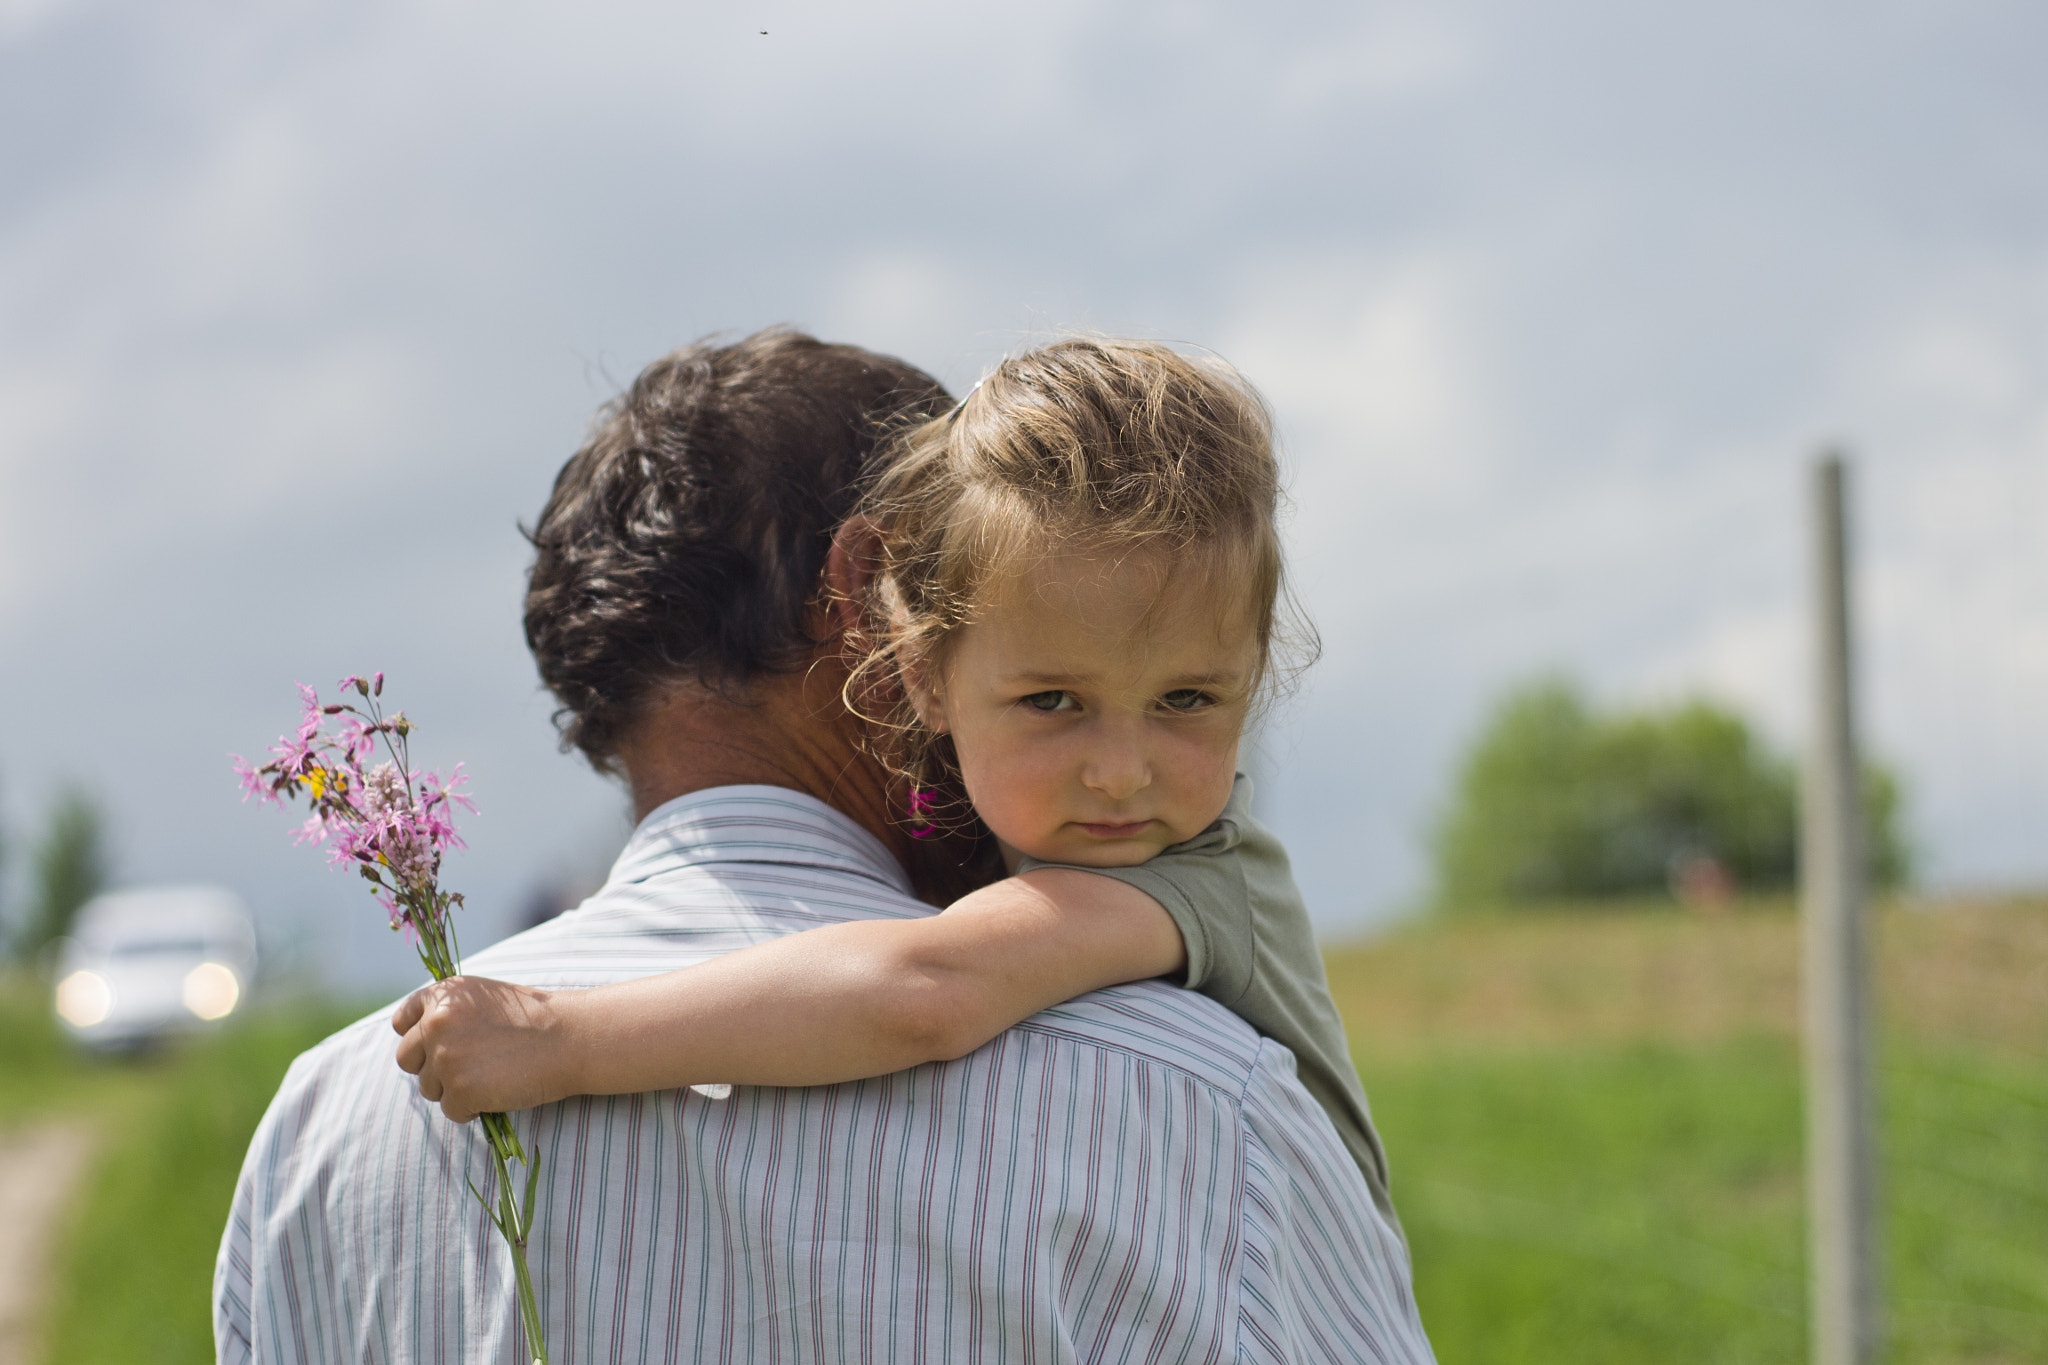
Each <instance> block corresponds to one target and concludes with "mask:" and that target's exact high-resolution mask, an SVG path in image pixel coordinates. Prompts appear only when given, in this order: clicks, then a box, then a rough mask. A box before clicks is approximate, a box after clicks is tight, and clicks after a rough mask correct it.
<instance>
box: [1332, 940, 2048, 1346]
mask: <svg viewBox="0 0 2048 1365" xmlns="http://www.w3.org/2000/svg"><path fill="white" fill-rule="evenodd" d="M1879 942H1880V963H1881V989H1880V994H1881V1013H1882V1018H1883V1024H1884V1027H1883V1041H1882V1054H1881V1055H1882V1062H1881V1074H1880V1078H1879V1083H1880V1087H1881V1089H1880V1105H1881V1111H1882V1120H1881V1121H1882V1128H1881V1135H1880V1145H1881V1150H1882V1160H1883V1176H1882V1179H1883V1181H1884V1193H1885V1239H1886V1241H1885V1245H1886V1255H1885V1264H1886V1276H1887V1290H1888V1310H1889V1321H1890V1339H1891V1349H1890V1352H1889V1354H1888V1356H1887V1359H1889V1360H1891V1361H1895V1362H1909V1361H1910V1362H1923V1361H1924V1362H1982V1365H1991V1362H2019V1361H2048V905H2044V904H2040V903H2020V902H2008V903H2003V904H1986V905H1970V906H1954V907H1949V908H1946V909H1943V910H1940V911H1937V912H1913V911H1891V912H1889V913H1887V914H1886V915H1885V916H1884V917H1883V919H1882V921H1881V926H1880V935H1879ZM1330 969H1331V983H1332V989H1333V991H1334V992H1335V994H1336V995H1337V997H1338V1003H1339V1004H1340V1006H1341V1007H1342V1008H1343V1010H1344V1013H1345V1017H1346V1019H1347V1020H1348V1021H1349V1022H1350V1025H1351V1028H1352V1042H1353V1052H1354V1054H1355V1056H1356V1058H1357V1060H1358V1063H1359V1067H1360V1070H1361V1071H1362V1073H1363V1074H1364V1076H1365V1078H1366V1082H1367V1087H1368V1089H1369V1090H1370V1092H1371V1094H1372V1098H1373V1107H1374V1111H1375V1114H1376V1116H1377V1117H1378V1119H1379V1121H1380V1123H1381V1126H1382V1128H1383V1129H1384V1131H1385V1136H1386V1139H1387V1143H1388V1146H1389V1148H1390V1151H1391V1154H1392V1159H1393V1162H1394V1171H1395V1181H1396V1185H1395V1195H1396V1199H1397V1201H1398V1203H1399V1205H1400V1208H1401V1210H1402V1215H1403V1219H1404V1221H1405V1223H1406V1226H1407V1230H1408V1234H1409V1238H1410V1242H1411V1244H1412V1247H1413V1251H1414V1256H1415V1266H1416V1283H1417V1293H1418V1295H1419V1297H1420V1299H1421V1302H1422V1306H1423V1314H1424V1321H1425V1322H1426V1323H1427V1324H1428V1326H1429V1329H1430V1334H1431V1337H1432V1339H1433V1340H1434V1342H1435V1343H1436V1346H1437V1350H1438V1354H1439V1356H1440V1357H1441V1359H1442V1360H1443V1361H1444V1362H1446V1365H1460V1363H1461V1362H1472V1363H1473V1365H1476V1363H1477V1362H1586V1363H1587V1365H1593V1363H1594V1362H1610V1361H1611V1362H1646V1361H1657V1362H1666V1361H1669V1362H1678V1361H1698V1362H1724V1361H1725V1362H1737V1361H1742V1362H1748V1361H1786V1362H1791V1361H1797V1360H1801V1359H1803V1358H1804V1354H1805V1310H1806V1304H1805V1287H1804V1278H1803V1262H1804V1245H1803V1235H1804V1234H1803V1231H1802V1229H1803V1221H1802V1213H1803V1208H1802V1199H1803V1195H1802V1192H1801V1153H1800V1130H1801V1109H1800V1094H1799V1057H1798V1050H1797V1044H1796V1038H1795V1034H1794V1024H1793V1021H1794V1017H1795V1010H1796V1003H1797V994H1796V984H1797V955H1796V932H1795V925H1794V923H1793V920H1792V918H1791V915H1790V913H1789V911H1788V910H1787V909H1786V908H1785V907H1782V906H1781V907H1768V906H1767V907H1753V908H1751V909H1749V910H1747V911H1744V912H1740V913H1736V914H1732V915H1728V916H1725V917H1720V918H1714V919H1700V918H1693V917H1689V916H1684V915H1680V914H1678V913H1676V912H1671V911H1665V912H1662V913H1657V912H1654V911H1646V912H1639V913H1613V912H1607V913H1584V912H1570V911H1562V912H1557V913H1545V914H1536V915H1524V916H1522V917H1520V918H1518V919H1512V920H1508V919H1501V920H1492V921H1472V922H1462V923H1460V922H1453V923H1449V924H1441V923H1440V924H1432V925H1427V926H1419V927H1417V928H1414V929H1411V930H1408V931H1405V932H1401V933H1398V934H1395V935H1393V936H1390V937H1388V938H1386V939H1383V940H1381V941H1379V942H1377V943H1374V944H1371V945H1368V946H1365V947H1362V948H1358V949H1353V950H1347V951H1339V952H1334V953H1332V954H1331V955H1330Z"/></svg>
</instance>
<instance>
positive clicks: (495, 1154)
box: [477, 1114, 548, 1365]
mask: <svg viewBox="0 0 2048 1365" xmlns="http://www.w3.org/2000/svg"><path fill="white" fill-rule="evenodd" d="M477 1119H478V1122H480V1123H481V1124H482V1125H483V1130H484V1136H485V1139H486V1141H487V1142H488V1143H489V1145H490V1149H491V1164H492V1165H493V1166H494V1167H495V1168H496V1170H497V1176H498V1190H497V1194H498V1211H497V1214H496V1216H495V1218H494V1220H493V1221H495V1222H496V1223H497V1225H498V1231H499V1232H501V1233H503V1234H504V1235H505V1243H506V1245H507V1246H509V1247H510V1248H511V1249H512V1276H513V1279H514V1280H515V1281H516V1282H517V1284H518V1287H519V1320H520V1322H521V1323H522V1324H523V1325H524V1326H525V1328H526V1348H527V1352H528V1354H529V1355H531V1357H532V1358H533V1362H534V1365H548V1344H547V1337H546V1334H545V1333H544V1332H543V1330H542V1327H541V1318H540V1303H539V1301H538V1300H536V1299H535V1297H534V1293H533V1275H532V1272H531V1271H529V1270H528V1269H527V1267H526V1240H527V1234H528V1233H530V1232H531V1231H532V1230H533V1185H532V1182H531V1181H528V1183H527V1194H526V1200H525V1205H526V1207H525V1208H523V1209H522V1208H521V1207H520V1200H519V1198H518V1196H516V1195H515V1194H514V1193H513V1185H512V1169H511V1165H510V1162H511V1161H514V1160H516V1161H518V1162H519V1163H520V1164H521V1165H523V1166H526V1167H527V1168H528V1170H529V1172H531V1169H532V1166H533V1159H532V1158H531V1157H529V1156H527V1154H526V1152H525V1150H524V1149H523V1148H522V1147H521V1146H520V1143H519V1134H518V1133H517V1132H515V1131H514V1130H513V1127H512V1121H511V1120H510V1119H508V1118H506V1117H505V1115H503V1114H479V1115H478V1116H477Z"/></svg>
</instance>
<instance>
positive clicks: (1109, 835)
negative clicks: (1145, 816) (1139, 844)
mask: <svg viewBox="0 0 2048 1365" xmlns="http://www.w3.org/2000/svg"><path fill="white" fill-rule="evenodd" d="M1151 823H1152V822H1151V821H1150V820H1133V821H1131V822H1130V823H1129V824H1124V825H1091V824H1087V823H1082V824H1081V828H1082V829H1085V830H1087V831H1088V832H1089V833H1090V834H1092V835H1094V836H1095V837H1096V838H1098V839H1134V838H1136V837H1137V836H1138V835H1140V834H1143V833H1144V832H1145V826H1147V825H1149V824H1151Z"/></svg>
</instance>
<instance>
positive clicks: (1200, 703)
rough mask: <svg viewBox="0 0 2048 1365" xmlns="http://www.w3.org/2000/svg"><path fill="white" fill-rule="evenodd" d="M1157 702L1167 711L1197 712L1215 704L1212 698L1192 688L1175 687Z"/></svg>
mask: <svg viewBox="0 0 2048 1365" xmlns="http://www.w3.org/2000/svg"><path fill="white" fill-rule="evenodd" d="M1159 701H1160V704H1161V705H1163V706H1165V707H1166V709H1167V710H1169V711H1199V710H1201V709H1202V708H1203V707H1205V706H1213V705H1215V704H1216V699H1215V698H1214V697H1212V696H1210V695H1209V694H1208V693H1207V692H1204V691H1201V690H1200V689H1199V688H1193V687H1176V688H1174V689H1173V691H1171V692H1168V693H1167V694H1166V695H1165V696H1163V697H1161V698H1160V699H1159Z"/></svg>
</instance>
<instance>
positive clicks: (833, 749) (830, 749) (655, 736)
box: [619, 651, 1003, 905]
mask: <svg viewBox="0 0 2048 1365" xmlns="http://www.w3.org/2000/svg"><path fill="white" fill-rule="evenodd" d="M821 656H822V657H820V658H818V659H817V660H815V661H813V663H812V664H811V665H810V666H809V667H806V668H803V669H800V670H797V671H794V672H790V673H783V674H776V675H772V676H769V677H764V678H757V679H755V680H754V681H753V682H752V683H751V684H750V685H749V687H748V689H747V691H746V694H745V696H744V699H742V700H735V699H733V698H732V697H728V696H724V695H721V694H720V693H718V692H715V691H713V690H711V689H710V688H706V687H700V686H696V685H694V684H677V685H675V686H673V687H671V688H670V689H669V690H668V691H667V693H666V694H665V695H663V696H661V697H660V698H658V699H657V700H655V701H654V702H652V703H651V704H650V705H649V707H648V710H647V713H646V714H645V716H644V717H643V718H642V719H641V722H640V724H639V725H637V726H635V727H634V729H633V732H632V734H631V736H630V737H629V738H628V740H627V742H626V743H625V744H623V745H621V746H620V750H619V759H620V762H621V763H622V764H623V765H624V766H625V769H626V780H627V783H628V785H629V786H630V787H631V788H632V792H633V815H634V819H635V820H644V819H646V818H647V816H648V815H649V813H651V812H652V811H653V810H654V809H655V808H656V807H658V806H661V805H662V804H664V803H666V802H669V801H673V800H675V799H676V798H677V797H678V796H687V795H689V794H690V793H691V792H699V791H706V790H709V789H710V788H712V787H733V786H756V785H758V786H766V787H786V788H788V789H789V790H791V791H799V792H803V793H805V794H806V795H808V796H814V797H816V798H817V799H818V800H820V801H822V802H824V803H825V804H826V805H828V806H830V807H832V809H834V810H836V811H838V812H840V813H841V814H842V815H845V816H846V817H847V818H849V819H851V820H852V821H853V822H854V823H855V824H857V825H859V826H860V827H861V828H862V829H864V830H866V831H867V832H868V833H870V834H872V835H874V836H875V838H877V839H879V840H881V842H882V846H883V847H884V848H886V849H887V850H888V851H889V854H890V856H891V857H893V858H894V859H895V860H896V862H897V864H898V865H899V866H901V867H902V868H903V869H904V871H905V872H907V873H908V874H909V876H910V880H911V884H912V885H913V886H915V887H916V888H917V893H918V895H919V896H920V897H921V898H923V899H924V900H926V901H928V902H930V903H931V904H934V905H945V904H947V903H949V902H951V901H953V900H956V899H958V898H959V897H961V896H963V895H966V894H967V893H968V892H969V891H972V890H973V889H975V888H976V887H978V886H983V885H986V884H987V883H988V882H990V881H992V880H994V879H995V878H997V877H1000V876H1002V875H1003V869H1002V866H1001V864H1000V863H999V862H998V861H996V860H995V858H994V857H993V856H992V855H993V844H992V843H991V842H989V841H985V840H981V839H979V838H978V837H977V836H976V834H975V833H974V831H972V830H963V831H949V832H947V833H945V834H941V835H940V836H938V837H936V838H929V839H923V840H919V839H913V838H911V837H910V834H909V832H908V831H907V830H906V829H905V828H904V827H903V824H902V823H901V822H900V821H898V820H897V819H896V818H895V812H896V811H897V810H898V809H899V808H900V807H901V806H902V804H903V801H904V795H903V792H902V790H901V788H900V786H899V785H898V784H897V783H895V782H892V781H891V780H890V777H889V774H888V772H887V770H886V769H884V768H883V767H882V765H881V763H880V762H878V761H877V760H876V759H875V757H874V755H873V754H872V753H870V752H869V751H868V750H867V748H866V747H865V746H864V745H863V743H862V740H863V737H864V735H863V731H862V728H861V724H860V722H859V721H858V720H857V719H856V718H855V717H854V716H853V715H852V714H850V713H849V712H848V711H847V709H846V703H845V702H844V701H843V700H842V699H841V694H840V689H841V687H842V686H843V684H844V683H845V681H846V672H845V668H844V666H843V665H842V664H840V663H839V661H838V660H837V659H836V658H835V657H833V656H831V655H830V654H827V653H825V652H823V651H821Z"/></svg>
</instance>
